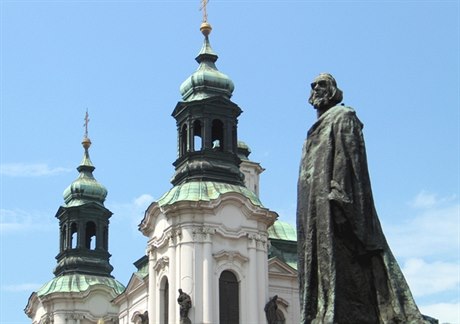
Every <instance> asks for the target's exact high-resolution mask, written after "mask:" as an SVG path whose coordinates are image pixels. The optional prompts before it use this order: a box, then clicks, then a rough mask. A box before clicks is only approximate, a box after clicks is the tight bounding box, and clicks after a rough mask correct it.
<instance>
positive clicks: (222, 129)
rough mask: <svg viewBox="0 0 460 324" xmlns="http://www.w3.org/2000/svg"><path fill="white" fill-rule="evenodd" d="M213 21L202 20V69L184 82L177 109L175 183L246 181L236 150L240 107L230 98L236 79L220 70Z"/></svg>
mask: <svg viewBox="0 0 460 324" xmlns="http://www.w3.org/2000/svg"><path fill="white" fill-rule="evenodd" d="M211 29H212V28H211V25H210V24H208V23H207V22H203V24H202V25H201V28H200V30H201V32H202V34H203V35H204V43H203V46H202V48H201V50H200V52H199V54H198V56H197V57H196V61H197V62H198V64H199V67H198V69H197V70H196V71H195V72H194V73H193V74H192V75H191V76H190V77H189V78H187V80H185V81H184V82H183V83H182V85H181V87H180V92H181V94H182V99H183V101H180V102H179V103H178V104H177V105H176V108H175V109H174V111H173V113H172V116H173V117H174V118H175V119H176V125H177V138H178V141H177V142H178V158H177V160H176V161H175V162H174V163H173V165H174V166H175V174H174V176H173V179H172V181H171V182H172V184H173V185H175V186H176V185H179V184H181V183H184V182H188V181H192V180H202V181H216V182H225V183H230V184H235V185H243V178H244V177H243V175H242V173H241V172H240V170H239V164H240V162H241V161H240V159H239V157H238V152H237V147H238V143H237V138H238V136H237V124H238V116H239V115H240V114H241V112H242V111H241V109H240V108H239V107H238V105H236V104H235V103H233V102H232V101H231V100H230V97H231V96H232V92H233V90H234V85H233V82H232V80H231V79H230V78H229V77H228V76H227V75H225V74H224V73H222V72H220V71H219V70H217V67H216V65H215V62H216V61H217V58H218V56H217V54H216V53H214V51H213V50H212V48H211V44H210V42H209V34H210V33H211Z"/></svg>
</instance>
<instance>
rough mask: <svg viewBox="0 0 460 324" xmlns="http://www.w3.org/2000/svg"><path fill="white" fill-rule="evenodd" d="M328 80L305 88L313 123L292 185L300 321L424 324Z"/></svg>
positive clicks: (356, 133) (351, 115) (356, 124)
mask: <svg viewBox="0 0 460 324" xmlns="http://www.w3.org/2000/svg"><path fill="white" fill-rule="evenodd" d="M342 98H343V96H342V91H341V90H340V89H338V88H337V84H336V81H335V79H334V78H333V77H332V75H330V74H326V73H323V74H320V75H319V76H318V77H317V78H316V79H315V80H314V81H313V83H312V84H311V96H310V99H309V102H310V104H312V105H313V107H314V108H315V109H316V111H317V115H318V119H317V121H316V122H315V123H314V124H313V126H312V127H311V128H310V130H309V131H308V136H307V139H306V141H305V143H304V147H303V151H302V159H301V164H300V174H299V181H298V201H297V234H298V235H297V236H298V271H299V284H300V303H301V323H315V324H316V323H317V324H329V323H330V324H332V323H334V324H335V323H339V324H345V323H350V324H356V323H359V324H366V323H369V324H375V323H388V324H389V323H392V324H393V323H404V324H407V323H429V322H428V321H426V320H425V319H424V318H423V316H422V315H421V314H420V312H419V310H418V308H417V305H416V304H415V302H414V299H413V297H412V294H411V292H410V290H409V287H408V285H407V283H406V280H405V279H404V276H403V274H402V272H401V270H400V268H399V266H398V264H397V262H396V260H395V258H394V256H393V254H392V253H391V251H390V248H389V247H388V244H387V242H386V240H385V237H384V234H383V232H382V228H381V226H380V222H379V220H378V217H377V213H376V211H375V208H374V201H373V198H372V191H371V184H370V179H369V173H368V169H367V161H366V151H365V147H364V139H363V135H362V128H363V124H362V123H361V122H360V120H359V119H358V117H357V116H356V113H355V111H354V110H353V109H351V108H349V107H346V106H343V105H339V103H340V102H341V101H342Z"/></svg>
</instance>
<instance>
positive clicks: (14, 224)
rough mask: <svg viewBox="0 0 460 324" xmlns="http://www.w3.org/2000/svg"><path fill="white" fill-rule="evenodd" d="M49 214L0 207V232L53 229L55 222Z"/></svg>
mask: <svg viewBox="0 0 460 324" xmlns="http://www.w3.org/2000/svg"><path fill="white" fill-rule="evenodd" d="M53 221H54V218H53V217H51V216H50V215H49V214H44V213H39V212H32V213H31V212H27V211H24V210H20V209H14V210H11V209H0V233H1V234H2V235H3V234H7V233H18V232H26V231H29V230H34V231H37V230H50V229H54V227H55V226H56V223H55V222H53Z"/></svg>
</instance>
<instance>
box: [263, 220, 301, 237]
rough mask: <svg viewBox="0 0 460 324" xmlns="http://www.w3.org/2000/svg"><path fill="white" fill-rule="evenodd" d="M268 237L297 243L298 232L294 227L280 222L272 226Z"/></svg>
mask: <svg viewBox="0 0 460 324" xmlns="http://www.w3.org/2000/svg"><path fill="white" fill-rule="evenodd" d="M268 236H269V238H271V239H276V240H284V241H297V231H296V229H295V228H294V226H292V225H291V224H289V223H286V222H282V221H279V220H277V221H276V222H275V223H274V224H273V225H272V226H270V228H269V229H268Z"/></svg>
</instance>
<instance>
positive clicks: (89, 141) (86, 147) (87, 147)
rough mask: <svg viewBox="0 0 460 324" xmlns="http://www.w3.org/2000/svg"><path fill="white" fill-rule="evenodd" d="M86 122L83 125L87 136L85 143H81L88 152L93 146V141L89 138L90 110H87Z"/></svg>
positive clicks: (84, 139)
mask: <svg viewBox="0 0 460 324" xmlns="http://www.w3.org/2000/svg"><path fill="white" fill-rule="evenodd" d="M84 121H85V123H84V124H83V127H85V134H84V136H83V141H82V142H81V144H83V147H84V148H85V151H87V150H88V149H89V147H90V146H91V140H90V139H89V138H88V124H89V115H88V108H87V109H86V114H85V119H84Z"/></svg>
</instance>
